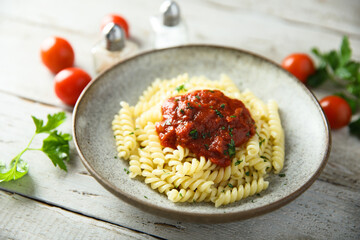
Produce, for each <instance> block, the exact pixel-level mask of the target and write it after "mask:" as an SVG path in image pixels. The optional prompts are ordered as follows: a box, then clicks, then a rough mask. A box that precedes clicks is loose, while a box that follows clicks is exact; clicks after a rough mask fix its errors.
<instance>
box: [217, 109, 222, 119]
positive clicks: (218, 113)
mask: <svg viewBox="0 0 360 240" xmlns="http://www.w3.org/2000/svg"><path fill="white" fill-rule="evenodd" d="M215 112H216V114H217V115H218V116H219V117H221V118H222V117H224V116H223V115H222V114H221V112H220V111H219V110H217V109H215Z"/></svg>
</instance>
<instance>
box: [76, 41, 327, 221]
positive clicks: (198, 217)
mask: <svg viewBox="0 0 360 240" xmlns="http://www.w3.org/2000/svg"><path fill="white" fill-rule="evenodd" d="M188 47H200V48H201V47H204V48H218V49H224V50H230V51H236V52H239V53H242V54H247V55H251V56H253V57H255V58H259V59H261V60H263V61H265V62H268V63H270V64H272V65H273V66H274V67H276V68H278V69H281V70H282V71H283V72H284V73H286V74H288V75H289V76H290V78H291V79H293V80H294V81H296V83H297V84H298V85H299V87H300V88H302V89H303V90H304V91H305V92H306V93H307V95H309V97H310V98H311V100H312V101H313V103H314V104H315V105H316V107H317V109H318V110H319V113H320V114H321V118H322V120H323V122H324V125H325V131H326V133H325V141H327V144H326V153H325V155H324V157H323V159H322V160H321V163H320V165H319V167H318V169H317V170H316V171H315V172H314V174H313V175H312V176H311V177H310V178H309V180H308V181H307V182H306V183H305V184H303V185H302V186H300V187H299V188H298V189H297V190H295V191H293V192H292V193H291V194H289V195H287V196H285V197H283V198H281V199H279V200H276V201H274V202H271V203H269V204H267V205H264V206H261V207H257V208H252V209H249V210H242V211H236V212H232V213H225V214H221V213H209V214H207V213H192V212H182V211H177V210H176V209H169V208H164V207H162V206H159V205H156V204H152V203H151V202H148V201H144V200H142V199H140V198H136V197H132V196H130V195H128V194H127V193H125V192H123V191H122V190H121V189H119V188H118V187H116V186H115V185H114V184H112V183H111V182H110V181H108V180H106V179H105V178H103V177H102V176H101V175H100V174H99V173H98V172H97V171H96V170H95V169H94V168H93V166H92V165H91V164H90V163H89V162H88V161H87V160H86V159H85V157H84V155H83V153H82V150H81V149H80V147H79V144H78V142H79V139H78V138H77V135H76V123H77V117H78V114H77V112H78V109H79V108H81V106H82V99H83V98H84V96H85V95H86V93H87V90H88V89H90V88H92V87H93V86H94V83H95V82H96V81H98V80H99V79H101V77H102V75H104V74H106V72H108V71H111V70H112V69H113V68H115V67H116V66H117V65H119V64H123V63H125V62H128V61H133V60H134V59H137V58H141V57H142V56H144V55H148V54H152V53H154V52H160V51H167V50H168V49H181V48H188ZM117 65H115V66H113V67H111V68H109V69H107V70H106V71H104V72H103V73H102V74H100V75H98V76H97V77H95V78H94V79H93V80H92V81H91V82H90V83H89V84H88V85H87V86H86V88H85V89H84V91H83V92H82V93H81V95H80V97H79V99H78V101H77V103H76V105H75V107H74V109H73V119H72V120H73V121H72V133H73V137H74V143H75V147H76V149H77V152H78V154H79V156H80V159H81V161H82V163H83V165H84V166H85V168H86V169H87V170H88V171H89V172H90V174H91V175H92V176H93V177H94V178H95V179H96V180H97V181H98V182H99V183H100V184H101V185H102V186H103V187H104V188H105V189H107V190H108V191H110V192H111V193H112V194H114V195H115V196H117V197H119V198H120V199H122V200H123V201H125V202H127V203H129V204H131V205H133V206H135V207H137V208H139V209H142V210H143V211H146V212H149V213H152V214H154V215H158V216H162V217H165V218H169V219H175V220H182V221H187V222H194V223H226V222H233V221H239V220H245V219H248V218H252V217H255V216H259V215H262V214H265V213H268V212H271V211H274V210H276V209H278V208H280V207H282V206H284V205H286V204H288V203H290V202H291V201H292V200H294V199H295V198H297V197H298V196H300V195H301V194H302V193H303V192H305V191H306V190H307V189H308V188H309V187H310V186H311V185H312V184H313V183H314V182H315V180H316V179H317V177H318V176H319V175H320V173H321V171H322V170H323V169H324V167H325V165H326V163H327V160H328V158H329V155H330V150H331V133H330V128H329V124H328V121H327V118H326V116H325V114H324V112H323V111H322V108H321V106H320V104H319V102H318V101H317V99H316V97H315V96H314V94H313V93H312V92H311V91H310V90H309V89H308V88H307V87H306V86H305V85H304V84H302V83H301V82H300V81H298V80H296V79H295V77H293V76H292V74H291V73H289V72H288V71H286V70H284V69H283V68H281V67H280V66H279V65H278V64H277V63H275V62H274V61H272V60H270V59H267V58H265V57H263V56H260V55H258V54H255V53H252V52H249V51H246V50H242V49H238V48H233V47H226V46H219V45H211V44H189V45H184V46H177V47H171V48H164V49H156V50H149V51H145V52H143V53H140V54H138V55H135V56H133V57H131V58H128V59H126V60H124V61H122V62H120V63H118V64H117ZM174 216H177V217H176V218H175V217H174Z"/></svg>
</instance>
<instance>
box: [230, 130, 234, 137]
mask: <svg viewBox="0 0 360 240" xmlns="http://www.w3.org/2000/svg"><path fill="white" fill-rule="evenodd" d="M233 130H234V129H233V128H229V134H230V136H233V133H232V131H233Z"/></svg>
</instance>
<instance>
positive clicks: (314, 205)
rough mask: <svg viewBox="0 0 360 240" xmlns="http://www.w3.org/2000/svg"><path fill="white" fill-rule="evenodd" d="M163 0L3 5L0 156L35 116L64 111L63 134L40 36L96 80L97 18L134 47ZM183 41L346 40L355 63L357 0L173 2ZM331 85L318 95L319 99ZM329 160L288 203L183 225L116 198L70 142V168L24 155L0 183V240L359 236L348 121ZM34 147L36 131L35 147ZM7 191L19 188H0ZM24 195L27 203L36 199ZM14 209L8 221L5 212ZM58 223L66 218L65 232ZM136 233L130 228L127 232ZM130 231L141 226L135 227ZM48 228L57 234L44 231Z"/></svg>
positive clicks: (359, 168)
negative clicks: (63, 48)
mask: <svg viewBox="0 0 360 240" xmlns="http://www.w3.org/2000/svg"><path fill="white" fill-rule="evenodd" d="M161 2H162V1H161V0H154V1H144V0H134V1H125V0H107V1H102V2H101V3H100V2H98V1H85V0H79V1H75V2H74V1H71V0H64V1H61V2H55V1H45V0H33V1H26V0H18V1H10V0H3V1H1V2H0V33H1V38H0V50H1V53H2V57H1V58H0V109H1V113H0V126H1V129H0V130H1V132H2V133H1V134H0V153H1V160H10V159H11V158H12V157H13V156H15V155H16V154H17V153H18V152H19V151H21V150H22V147H25V146H26V144H27V141H28V140H29V139H30V137H31V136H32V134H33V123H32V120H31V118H30V115H35V116H38V117H42V118H44V117H45V116H46V115H47V114H48V113H54V112H57V111H60V110H63V109H65V110H66V111H67V114H68V117H69V118H68V120H67V121H66V123H65V124H64V125H63V126H62V127H61V130H63V131H65V132H71V110H72V109H71V108H69V107H67V106H65V105H63V104H62V103H61V102H60V101H59V100H58V99H57V98H56V96H55V94H54V93H53V75H52V74H50V73H49V72H48V71H47V70H46V69H45V68H44V67H43V66H42V64H41V61H40V58H39V46H40V44H41V41H42V40H43V39H45V38H46V37H47V36H52V35H58V36H62V37H65V38H66V39H68V40H69V41H70V42H71V43H72V45H73V47H74V49H75V53H76V65H77V66H79V67H81V68H84V69H85V70H86V71H88V72H89V73H91V74H92V76H95V74H94V71H93V66H92V58H91V54H90V49H91V47H92V46H93V44H95V42H97V41H98V39H99V25H100V21H101V18H102V17H103V16H104V15H105V14H107V13H110V12H118V13H121V14H123V15H124V16H125V17H126V18H127V19H128V20H129V22H130V25H131V33H132V35H133V39H134V40H137V41H139V42H140V43H141V49H142V51H143V50H146V49H150V48H151V30H150V25H149V23H148V19H149V16H151V15H152V14H154V13H156V12H157V10H158V6H159V5H160V3H161ZM179 3H180V5H181V7H182V12H183V15H184V17H185V19H186V21H187V24H188V27H189V33H190V40H191V42H192V43H211V44H218V45H226V46H233V47H237V48H242V49H246V50H249V51H253V52H256V53H258V54H260V55H263V56H265V57H267V58H269V59H272V60H274V61H276V62H280V61H281V59H283V57H284V56H286V55H288V54H289V53H292V52H308V51H309V50H310V48H311V47H313V46H319V47H320V48H321V49H322V50H324V51H325V50H329V49H334V48H337V47H338V46H339V44H340V41H341V38H342V35H344V34H346V35H349V36H350V41H351V45H352V48H353V55H354V58H355V59H357V60H359V59H360V28H359V26H360V15H359V14H358V13H359V12H360V2H359V1H356V0H346V1H337V0H318V1H312V0H303V1H280V0H271V1H265V0H262V1H256V2H254V1H251V0H242V1H237V0H207V1H200V0H196V1H191V0H183V1H179ZM330 92H331V91H329V90H327V89H325V88H323V89H320V90H317V91H316V95H317V96H318V97H322V96H324V95H327V94H329V93H330ZM332 136H333V147H332V151H331V155H330V158H329V162H328V164H327V166H326V167H325V169H324V171H323V173H322V174H321V175H320V177H319V180H317V181H316V182H315V184H314V185H313V186H312V187H311V188H310V189H309V190H308V191H306V192H305V193H304V194H303V195H301V196H300V197H299V198H298V199H296V200H295V201H293V202H292V203H290V204H288V205H287V206H285V207H283V208H281V209H279V210H277V211H274V212H272V213H270V214H266V215H264V216H260V217H257V218H254V219H249V220H246V221H241V222H235V223H228V224H213V225H207V224H191V223H185V222H177V221H173V220H168V219H165V218H160V217H156V216H153V215H150V214H147V213H144V212H142V211H140V210H138V209H136V208H134V207H132V206H130V205H128V204H126V203H124V202H122V201H121V200H119V199H118V198H116V197H114V196H113V195H112V194H110V193H109V192H108V191H106V190H105V189H104V188H103V187H101V186H100V185H99V184H98V183H97V182H96V181H95V180H94V178H92V177H91V176H90V175H89V174H88V172H87V171H86V170H85V168H84V167H83V165H82V164H81V162H80V159H79V157H78V155H77V153H76V150H75V149H74V146H73V145H72V146H71V162H70V164H69V166H68V168H69V172H68V173H65V172H63V171H61V170H59V169H57V168H54V167H53V165H52V163H51V162H50V160H48V159H47V158H46V157H45V156H44V155H43V154H42V153H40V152H29V153H26V154H25V155H24V159H26V160H28V162H29V164H30V171H29V174H28V175H27V176H25V177H24V178H23V179H20V180H18V181H16V182H9V183H0V189H3V190H5V192H3V191H0V239H3V238H5V239H7V238H9V239H24V238H26V239H48V238H55V237H59V238H60V239H61V237H62V236H65V235H64V234H68V235H66V238H70V239H72V238H76V239H80V238H83V239H89V238H106V239H134V238H135V239H143V238H152V236H154V237H160V238H166V239H219V238H220V239H221V238H224V239H225V238H226V239H233V238H237V237H240V236H241V238H243V239H268V238H270V239H294V238H295V239H359V238H360V205H359V199H360V179H359V176H360V158H359V157H358V156H360V148H359V147H358V146H359V140H357V139H356V138H354V137H351V136H349V133H348V129H346V128H345V129H342V130H339V131H333V132H332ZM39 144H41V137H39V138H37V139H35V141H34V146H36V145H39ZM9 192H14V193H18V194H20V195H21V196H20V195H17V194H9ZM33 199H36V201H35V200H33ZM10 216H11V217H10ZM63 226H71V227H70V228H67V229H70V230H69V231H68V232H65V233H64V228H63ZM133 230H135V231H133ZM136 231H138V232H136ZM53 236H55V237H53Z"/></svg>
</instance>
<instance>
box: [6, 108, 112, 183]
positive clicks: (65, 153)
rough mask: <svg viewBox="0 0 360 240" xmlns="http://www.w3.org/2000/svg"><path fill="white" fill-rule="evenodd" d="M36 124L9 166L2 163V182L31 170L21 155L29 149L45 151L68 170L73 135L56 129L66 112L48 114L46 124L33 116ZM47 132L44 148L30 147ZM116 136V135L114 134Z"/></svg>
mask: <svg viewBox="0 0 360 240" xmlns="http://www.w3.org/2000/svg"><path fill="white" fill-rule="evenodd" d="M31 117H32V119H33V121H34V124H35V133H34V135H33V136H32V138H31V139H30V141H29V143H28V145H27V146H26V148H25V149H24V150H22V151H21V152H20V153H19V154H18V155H17V156H16V157H14V158H13V159H12V160H11V162H10V164H9V166H6V165H4V164H2V163H0V182H2V181H10V180H16V179H19V178H21V177H23V176H24V175H25V174H27V172H28V171H29V167H28V163H27V162H25V161H24V160H23V159H22V158H21V156H22V155H23V154H24V153H25V152H26V151H28V150H38V151H42V152H44V153H45V154H46V155H47V156H48V157H49V158H50V160H51V161H52V162H53V163H54V165H55V166H57V165H59V167H60V168H61V169H63V170H65V171H66V165H65V163H64V160H65V161H68V160H69V151H70V149H69V141H70V140H71V136H70V135H69V134H66V133H65V134H62V133H58V132H57V130H55V129H56V128H57V127H58V126H60V124H62V123H63V122H64V121H65V119H66V114H65V113H64V112H59V113H55V114H53V115H50V114H48V115H47V123H46V124H45V125H44V121H43V120H41V119H38V118H36V117H34V116H31ZM40 133H47V134H49V135H48V137H47V138H45V139H44V140H43V145H42V148H30V145H31V143H32V141H33V139H34V138H35V136H36V135H37V134H40ZM114 138H116V136H114Z"/></svg>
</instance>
